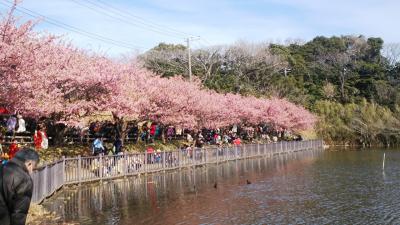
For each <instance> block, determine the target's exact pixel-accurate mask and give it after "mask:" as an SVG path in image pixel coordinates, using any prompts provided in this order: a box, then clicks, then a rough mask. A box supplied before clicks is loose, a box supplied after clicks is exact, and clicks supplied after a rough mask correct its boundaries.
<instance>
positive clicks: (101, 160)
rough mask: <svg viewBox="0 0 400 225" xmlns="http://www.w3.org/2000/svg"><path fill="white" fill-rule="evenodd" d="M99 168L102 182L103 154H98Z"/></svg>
mask: <svg viewBox="0 0 400 225" xmlns="http://www.w3.org/2000/svg"><path fill="white" fill-rule="evenodd" d="M99 168H100V169H99V170H100V171H99V175H100V180H102V179H103V176H104V174H103V173H104V165H103V154H100V156H99Z"/></svg>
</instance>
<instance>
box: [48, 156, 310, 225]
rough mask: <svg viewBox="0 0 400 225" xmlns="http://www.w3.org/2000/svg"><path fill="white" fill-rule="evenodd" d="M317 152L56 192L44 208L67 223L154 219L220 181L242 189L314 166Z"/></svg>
mask: <svg viewBox="0 0 400 225" xmlns="http://www.w3.org/2000/svg"><path fill="white" fill-rule="evenodd" d="M315 154H318V152H317V151H307V152H301V153H295V154H286V155H281V156H278V157H274V158H267V157H264V158H257V159H249V160H238V161H231V162H228V163H223V164H220V165H212V164H210V165H207V166H203V167H197V168H194V167H189V168H185V169H181V170H176V171H173V172H166V173H155V174H148V175H147V176H137V177H129V178H127V179H121V180H115V181H107V182H103V183H99V182H96V183H92V184H89V185H84V186H80V187H79V186H75V187H71V188H69V189H66V190H63V191H62V192H61V193H58V194H56V196H54V197H53V198H52V199H51V200H50V201H47V202H46V203H45V206H46V207H47V208H49V209H50V210H52V211H55V212H57V213H58V214H59V215H60V216H61V217H63V218H65V219H66V220H67V221H70V220H73V221H84V220H90V221H99V222H104V221H109V220H119V219H120V218H122V217H126V216H134V215H142V216H143V214H149V215H151V214H154V213H158V212H159V210H160V208H163V207H165V206H166V204H170V203H171V202H172V201H175V200H178V199H184V198H185V196H186V195H193V194H196V193H197V192H199V191H206V190H207V189H210V188H213V186H214V184H215V183H216V182H218V183H220V182H221V183H228V184H236V185H237V184H239V185H240V184H245V182H246V180H247V179H249V180H253V179H256V177H257V174H260V173H263V174H267V173H271V176H273V174H275V175H276V174H277V173H278V174H279V171H280V170H288V169H289V170H297V169H299V166H300V164H298V163H289V162H291V161H294V160H299V159H301V160H302V161H306V162H307V163H311V162H312V159H313V158H314V155H315ZM272 172H273V174H272ZM219 187H220V186H219Z"/></svg>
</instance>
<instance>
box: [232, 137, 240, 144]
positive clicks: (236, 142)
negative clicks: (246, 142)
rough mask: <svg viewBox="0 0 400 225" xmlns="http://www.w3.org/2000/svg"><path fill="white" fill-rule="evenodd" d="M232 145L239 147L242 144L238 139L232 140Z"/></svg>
mask: <svg viewBox="0 0 400 225" xmlns="http://www.w3.org/2000/svg"><path fill="white" fill-rule="evenodd" d="M233 144H234V145H236V146H238V145H241V144H242V140H240V138H239V137H238V138H236V139H235V140H233Z"/></svg>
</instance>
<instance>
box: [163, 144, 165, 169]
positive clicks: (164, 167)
mask: <svg viewBox="0 0 400 225" xmlns="http://www.w3.org/2000/svg"><path fill="white" fill-rule="evenodd" d="M163 170H164V172H165V149H163Z"/></svg>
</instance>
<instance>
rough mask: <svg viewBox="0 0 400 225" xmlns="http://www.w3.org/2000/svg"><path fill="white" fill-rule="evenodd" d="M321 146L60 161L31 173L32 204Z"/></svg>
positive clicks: (254, 146)
mask: <svg viewBox="0 0 400 225" xmlns="http://www.w3.org/2000/svg"><path fill="white" fill-rule="evenodd" d="M322 147H323V141H321V140H309V141H292V142H277V143H270V144H247V145H241V146H233V147H214V148H201V149H200V148H194V149H192V150H175V151H168V152H165V151H164V152H154V153H151V154H150V153H132V154H125V155H117V156H93V157H77V158H63V159H62V160H59V161H57V162H55V163H52V164H49V165H46V166H44V167H41V168H39V169H37V170H36V171H35V172H34V173H33V174H32V179H33V183H34V188H33V196H32V202H33V203H40V202H42V201H43V200H44V199H45V198H47V197H49V196H51V195H52V194H53V193H54V192H56V191H57V190H58V189H60V188H62V187H63V186H64V185H70V184H80V183H84V182H91V181H96V180H104V179H113V178H118V177H125V176H132V175H137V174H141V173H153V172H159V171H166V170H171V169H179V168H184V167H190V166H198V165H204V164H208V163H221V162H226V161H229V160H238V159H245V158H250V157H260V156H263V157H270V156H273V155H275V154H283V153H291V152H296V151H303V150H309V149H319V148H322Z"/></svg>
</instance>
